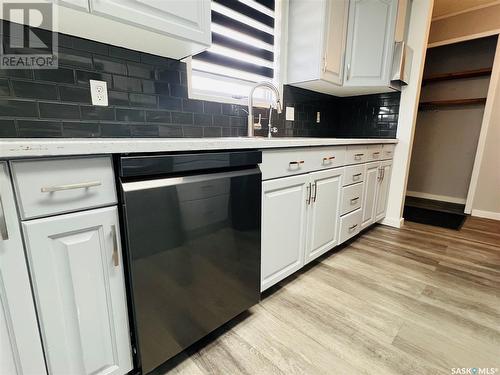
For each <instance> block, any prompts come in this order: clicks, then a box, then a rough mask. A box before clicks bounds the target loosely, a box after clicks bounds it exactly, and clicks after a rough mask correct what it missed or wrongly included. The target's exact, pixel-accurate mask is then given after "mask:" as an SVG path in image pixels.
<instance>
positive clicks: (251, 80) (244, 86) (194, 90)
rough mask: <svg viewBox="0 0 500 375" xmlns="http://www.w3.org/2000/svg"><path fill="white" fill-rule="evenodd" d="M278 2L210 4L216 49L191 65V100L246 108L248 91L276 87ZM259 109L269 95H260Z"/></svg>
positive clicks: (264, 92) (243, 0)
mask: <svg viewBox="0 0 500 375" xmlns="http://www.w3.org/2000/svg"><path fill="white" fill-rule="evenodd" d="M276 29H277V27H276V22H275V0H212V46H211V47H210V48H209V49H208V50H206V51H204V52H202V53H199V54H197V55H195V56H193V57H192V60H191V77H190V96H191V97H194V98H198V99H206V100H218V101H223V102H229V103H239V104H246V103H247V97H248V93H249V91H250V88H251V87H252V86H253V85H254V84H255V83H256V82H261V81H272V82H274V83H277V82H278V79H277V67H278V65H277V64H276V61H277V60H278V59H277V58H276V57H277V55H278V53H277V52H278V50H277V48H276V46H277V45H278V44H279V43H278V41H277V38H276V33H275V30H276ZM255 100H256V102H257V103H260V104H268V103H270V101H271V94H270V92H269V90H256V91H255Z"/></svg>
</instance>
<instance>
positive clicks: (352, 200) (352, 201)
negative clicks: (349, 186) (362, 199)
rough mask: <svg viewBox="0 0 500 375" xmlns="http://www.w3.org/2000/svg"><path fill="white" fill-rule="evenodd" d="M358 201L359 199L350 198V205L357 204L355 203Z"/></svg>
mask: <svg viewBox="0 0 500 375" xmlns="http://www.w3.org/2000/svg"><path fill="white" fill-rule="evenodd" d="M358 200H359V197H356V198H352V199H351V204H355V203H357V202H358Z"/></svg>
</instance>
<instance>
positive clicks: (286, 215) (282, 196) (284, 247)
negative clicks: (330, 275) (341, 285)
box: [261, 175, 310, 290]
mask: <svg viewBox="0 0 500 375" xmlns="http://www.w3.org/2000/svg"><path fill="white" fill-rule="evenodd" d="M309 189H310V186H309V176H308V175H300V176H293V177H285V178H279V179H276V180H270V181H264V183H263V184H262V265H261V268H262V269H261V274H262V276H261V277H262V285H261V290H265V289H267V288H269V287H270V286H271V285H273V284H276V283H277V282H278V281H280V280H282V279H284V278H285V277H287V276H288V275H291V274H292V273H294V272H295V271H297V270H298V269H300V268H301V267H302V265H303V264H304V246H305V233H306V218H307V212H306V211H307V202H306V200H308V197H309Z"/></svg>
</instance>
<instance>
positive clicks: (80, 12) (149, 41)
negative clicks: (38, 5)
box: [52, 0, 212, 59]
mask: <svg viewBox="0 0 500 375" xmlns="http://www.w3.org/2000/svg"><path fill="white" fill-rule="evenodd" d="M52 2H53V3H54V4H56V5H57V8H58V9H57V10H58V22H56V25H54V27H55V31H59V32H60V33H64V34H69V35H74V36H78V37H81V38H85V39H90V40H95V41H98V42H102V43H107V44H111V45H115V46H119V47H124V48H129V49H132V50H136V51H141V52H146V53H151V54H154V55H159V56H164V57H170V58H174V59H182V58H184V57H186V56H190V55H193V54H196V53H199V52H201V51H203V50H205V49H206V48H208V47H209V46H210V44H211V39H212V37H211V29H210V23H211V18H210V0H168V1H159V0H52Z"/></svg>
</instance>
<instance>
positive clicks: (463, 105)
mask: <svg viewBox="0 0 500 375" xmlns="http://www.w3.org/2000/svg"><path fill="white" fill-rule="evenodd" d="M496 48H497V36H496V35H495V36H492V37H487V38H480V39H475V40H470V41H466V42H460V43H454V44H448V45H444V46H440V47H434V48H430V49H429V50H428V51H427V56H426V61H425V68H424V78H423V80H422V90H421V94H420V105H419V112H418V116H417V123H416V127H415V136H414V141H413V148H412V156H411V164H410V171H409V177H408V185H407V191H406V200H405V208H404V218H405V220H408V221H415V222H419V223H424V224H430V225H437V226H442V227H446V228H452V229H459V228H460V226H461V225H462V223H463V221H464V220H465V217H466V214H465V204H466V201H467V194H468V191H469V185H470V183H471V175H472V171H473V167H474V159H475V157H476V150H477V147H478V140H479V136H480V132H481V127H482V123H483V114H484V108H485V103H486V100H487V95H488V88H489V84H490V76H491V72H492V68H493V64H494V57H495V51H496Z"/></svg>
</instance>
